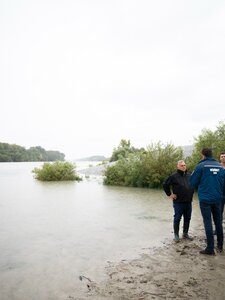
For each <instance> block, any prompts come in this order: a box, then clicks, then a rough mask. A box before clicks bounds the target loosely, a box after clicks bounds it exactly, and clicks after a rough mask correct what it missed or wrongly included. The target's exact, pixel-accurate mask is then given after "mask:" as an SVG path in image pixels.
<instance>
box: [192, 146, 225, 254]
mask: <svg viewBox="0 0 225 300" xmlns="http://www.w3.org/2000/svg"><path fill="white" fill-rule="evenodd" d="M202 155H203V160H201V161H200V162H199V164H198V165H197V166H196V168H195V170H194V171H193V173H192V175H191V178H190V183H191V185H192V186H193V187H194V188H196V189H198V198H199V205H200V210H201V214H202V218H203V223H204V227H205V233H206V238H207V247H206V248H205V249H204V250H201V251H200V253H201V254H208V255H215V252H214V236H213V227H212V217H213V221H214V224H215V227H216V233H217V250H218V251H219V252H222V251H223V227H222V219H221V201H222V198H223V188H224V178H225V171H224V169H223V167H222V166H221V164H220V163H219V162H218V161H216V160H215V159H213V158H212V149H210V148H204V149H203V150H202Z"/></svg>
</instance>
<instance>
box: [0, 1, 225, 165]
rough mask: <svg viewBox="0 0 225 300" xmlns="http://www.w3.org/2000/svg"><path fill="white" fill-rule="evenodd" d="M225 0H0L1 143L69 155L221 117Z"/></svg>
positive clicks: (191, 129)
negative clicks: (40, 148) (33, 147)
mask: <svg viewBox="0 0 225 300" xmlns="http://www.w3.org/2000/svg"><path fill="white" fill-rule="evenodd" d="M224 37H225V2H224V1H222V0H221V1H220V0H217V1H211V0H189V1H186V0H170V1H168V0H158V1H155V0H154V1H153V0H38V1H37V0H36V1H34V0H7V1H5V0H0V107H1V109H0V142H4V143H9V144H17V145H20V146H23V147H25V148H27V149H28V148H29V147H32V146H41V147H43V148H44V149H45V150H58V151H60V152H63V153H64V154H65V155H66V159H68V160H70V159H77V158H83V157H89V156H92V155H104V156H106V157H109V156H111V154H112V151H113V149H114V148H117V147H118V145H119V143H120V141H121V139H125V140H130V142H131V145H132V146H134V147H137V148H141V147H144V148H146V147H147V146H148V145H150V144H152V143H157V142H159V141H160V142H161V143H162V144H164V145H166V144H167V143H172V144H174V145H175V146H182V145H190V144H193V142H194V138H195V137H197V136H198V135H199V134H200V133H201V132H202V130H203V129H204V128H206V129H211V130H215V129H216V127H217V126H218V125H219V122H220V121H224V120H225V114H224V106H225V101H224V99H225V88H224V83H225V71H224V70H225V55H224V53H225V38H224Z"/></svg>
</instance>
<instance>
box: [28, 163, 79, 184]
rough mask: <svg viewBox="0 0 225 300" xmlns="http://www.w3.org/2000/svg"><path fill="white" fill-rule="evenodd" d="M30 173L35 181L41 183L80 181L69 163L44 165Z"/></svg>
mask: <svg viewBox="0 0 225 300" xmlns="http://www.w3.org/2000/svg"><path fill="white" fill-rule="evenodd" d="M32 173H34V178H35V179H38V180H41V181H66V180H77V181H80V180H82V178H80V177H79V176H78V175H77V174H76V166H75V165H74V164H72V163H70V162H62V161H56V162H54V163H44V164H43V166H42V168H34V169H33V170H32Z"/></svg>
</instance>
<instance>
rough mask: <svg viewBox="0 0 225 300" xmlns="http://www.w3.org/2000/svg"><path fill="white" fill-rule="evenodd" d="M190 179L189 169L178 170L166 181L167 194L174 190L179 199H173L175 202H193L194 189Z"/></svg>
mask: <svg viewBox="0 0 225 300" xmlns="http://www.w3.org/2000/svg"><path fill="white" fill-rule="evenodd" d="M189 180H190V174H189V173H187V171H185V172H183V171H181V170H177V172H175V173H173V174H172V175H170V176H169V177H168V178H167V179H166V180H165V181H164V183H163V189H164V191H165V193H166V194H167V196H170V195H171V194H172V192H173V193H174V194H176V195H177V199H176V200H173V201H175V202H191V201H192V198H193V194H194V189H193V188H192V187H191V186H190V183H189ZM171 189H172V192H171Z"/></svg>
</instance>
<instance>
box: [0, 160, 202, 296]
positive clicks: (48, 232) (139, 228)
mask: <svg viewBox="0 0 225 300" xmlns="http://www.w3.org/2000/svg"><path fill="white" fill-rule="evenodd" d="M39 165H40V163H5V164H0V191H1V197H0V253H1V256H0V285H1V286H0V288H1V299H2V300H6V299H7V300H8V299H10V300H13V299H21V300H26V299H38V300H40V299H42V300H44V299H48V300H49V299H54V300H55V299H67V298H68V295H70V294H73V295H74V293H75V290H76V289H79V284H80V282H79V281H78V277H79V275H81V274H83V275H85V274H86V275H88V277H91V278H93V279H95V280H97V279H99V278H101V276H103V275H102V274H103V272H102V271H103V269H104V267H105V265H106V263H107V261H110V260H111V261H112V260H113V261H115V260H119V259H127V258H131V257H136V256H137V255H138V254H139V253H140V252H143V251H144V250H143V249H147V250H146V251H148V248H149V247H154V246H158V245H161V243H162V241H164V240H165V239H166V238H168V237H169V238H171V237H172V233H171V232H172V215H173V210H172V205H171V202H170V201H168V199H167V197H165V195H164V193H163V192H162V191H161V190H149V189H138V188H126V187H107V186H104V185H103V184H102V182H101V179H98V178H91V179H88V180H83V181H82V182H79V183H78V182H39V181H36V180H35V179H34V178H33V175H32V173H31V170H32V169H33V168H34V167H35V166H39ZM194 205H196V204H194ZM195 214H196V216H198V214H199V210H198V209H196V210H195ZM195 224H197V218H196V221H195V220H194V221H193V226H195Z"/></svg>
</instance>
